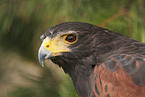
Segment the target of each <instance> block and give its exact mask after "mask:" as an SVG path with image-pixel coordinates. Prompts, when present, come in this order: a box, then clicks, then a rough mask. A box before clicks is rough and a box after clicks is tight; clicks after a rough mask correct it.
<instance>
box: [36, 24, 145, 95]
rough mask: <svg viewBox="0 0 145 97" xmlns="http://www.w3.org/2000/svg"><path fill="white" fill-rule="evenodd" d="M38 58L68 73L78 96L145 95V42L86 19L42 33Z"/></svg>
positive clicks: (60, 25)
mask: <svg viewBox="0 0 145 97" xmlns="http://www.w3.org/2000/svg"><path fill="white" fill-rule="evenodd" d="M41 39H42V44H41V46H40V48H39V52H38V57H39V61H40V63H41V65H42V66H43V60H45V59H50V60H51V61H52V62H54V63H55V64H57V65H59V66H60V67H62V68H63V70H64V72H65V73H67V74H69V75H70V77H71V79H72V81H73V84H74V86H75V89H76V91H77V94H78V96H79V97H145V43H142V42H140V41H137V40H134V39H132V38H129V37H127V36H123V35H121V34H119V33H116V32H113V31H110V30H108V29H104V28H101V27H98V26H95V25H92V24H88V23H83V22H65V23H61V24H58V25H56V26H54V27H51V28H50V29H48V31H46V32H45V33H44V34H43V35H42V36H41Z"/></svg>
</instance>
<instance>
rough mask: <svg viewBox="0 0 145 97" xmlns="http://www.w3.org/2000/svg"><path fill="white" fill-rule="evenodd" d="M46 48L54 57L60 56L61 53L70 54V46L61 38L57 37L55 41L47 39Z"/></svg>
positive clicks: (45, 41)
mask: <svg viewBox="0 0 145 97" xmlns="http://www.w3.org/2000/svg"><path fill="white" fill-rule="evenodd" d="M43 44H44V47H45V48H46V49H47V50H49V51H50V52H52V55H54V56H55V55H59V54H61V52H69V51H70V49H69V48H68V46H69V45H68V44H66V43H65V42H64V39H63V38H62V37H60V36H56V37H55V38H53V39H50V38H48V37H47V38H45V39H44V41H43Z"/></svg>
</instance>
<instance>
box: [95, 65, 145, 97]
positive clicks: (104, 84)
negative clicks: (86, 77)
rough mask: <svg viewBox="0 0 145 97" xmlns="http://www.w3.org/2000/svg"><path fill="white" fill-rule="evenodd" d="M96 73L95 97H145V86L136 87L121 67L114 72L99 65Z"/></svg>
mask: <svg viewBox="0 0 145 97" xmlns="http://www.w3.org/2000/svg"><path fill="white" fill-rule="evenodd" d="M94 73H95V75H96V80H95V86H94V97H145V85H142V86H139V85H136V84H135V83H134V82H133V81H132V79H131V77H130V75H129V74H127V73H126V72H125V71H124V69H123V68H122V67H121V66H119V67H118V69H117V70H116V71H114V72H112V71H110V70H108V69H105V68H104V67H103V66H102V65H99V66H98V67H97V66H96V67H95V69H94Z"/></svg>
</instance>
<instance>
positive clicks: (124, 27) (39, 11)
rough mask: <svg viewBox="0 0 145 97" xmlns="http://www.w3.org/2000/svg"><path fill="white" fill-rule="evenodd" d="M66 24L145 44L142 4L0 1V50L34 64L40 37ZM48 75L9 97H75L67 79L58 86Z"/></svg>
mask: <svg viewBox="0 0 145 97" xmlns="http://www.w3.org/2000/svg"><path fill="white" fill-rule="evenodd" d="M67 21H80V22H88V23H91V24H94V25H99V26H101V27H105V28H107V29H110V30H113V31H116V32H119V33H121V34H124V35H126V36H129V37H132V38H134V39H137V40H140V41H143V42H145V1H144V0H91V1H90V0H43V1H41V0H0V48H1V47H2V48H4V49H5V50H9V49H13V50H16V51H17V52H19V53H20V54H21V55H22V56H23V57H25V58H26V59H27V60H30V59H31V60H32V61H36V60H37V50H38V47H39V45H40V42H41V40H40V39H39V37H40V35H41V34H42V33H44V32H45V31H46V30H47V29H48V28H49V27H51V26H54V25H56V24H58V23H61V22H67ZM36 62H37V63H38V61H36ZM48 74H49V75H42V78H38V79H37V80H31V81H33V82H34V83H36V86H38V87H33V86H32V87H19V88H18V89H16V90H14V91H12V92H11V93H10V94H9V95H8V97H48V95H50V94H51V96H50V97H76V93H75V92H74V87H73V85H72V82H71V81H70V79H68V77H64V78H63V79H65V81H64V82H59V81H58V79H57V78H54V76H50V75H52V74H51V73H50V72H49V70H48ZM47 76H50V77H51V78H52V79H51V80H50V79H47V80H46V79H45V78H47ZM28 79H31V78H28ZM55 81H56V82H55ZM48 83H51V84H52V85H50V84H49V85H48ZM54 83H55V84H54ZM56 83H57V84H56ZM58 87H59V88H58ZM56 88H58V89H56Z"/></svg>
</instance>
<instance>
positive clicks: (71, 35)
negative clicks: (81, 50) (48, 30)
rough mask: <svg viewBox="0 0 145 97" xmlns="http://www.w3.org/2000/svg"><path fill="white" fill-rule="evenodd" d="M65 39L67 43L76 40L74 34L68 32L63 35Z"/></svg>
mask: <svg viewBox="0 0 145 97" xmlns="http://www.w3.org/2000/svg"><path fill="white" fill-rule="evenodd" d="M65 41H66V42H68V43H75V42H76V41H77V36H76V35H75V34H68V35H66V36H65Z"/></svg>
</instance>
